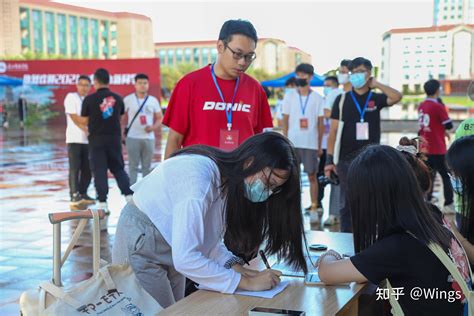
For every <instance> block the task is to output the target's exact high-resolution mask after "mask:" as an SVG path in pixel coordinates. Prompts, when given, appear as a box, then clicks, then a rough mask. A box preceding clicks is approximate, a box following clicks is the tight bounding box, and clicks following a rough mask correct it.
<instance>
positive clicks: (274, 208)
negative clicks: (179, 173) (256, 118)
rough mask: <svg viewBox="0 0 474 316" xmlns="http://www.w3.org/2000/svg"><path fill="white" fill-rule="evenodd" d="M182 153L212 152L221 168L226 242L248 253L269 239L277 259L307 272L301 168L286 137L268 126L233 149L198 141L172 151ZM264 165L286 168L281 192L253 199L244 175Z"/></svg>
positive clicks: (234, 249)
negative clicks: (214, 146) (266, 197)
mask: <svg viewBox="0 0 474 316" xmlns="http://www.w3.org/2000/svg"><path fill="white" fill-rule="evenodd" d="M183 154H197V155H202V156H206V157H209V158H210V159H212V160H213V161H214V162H215V163H216V164H217V166H218V168H219V171H220V174H221V178H222V186H221V192H222V194H223V196H224V197H225V199H226V209H225V212H224V213H223V216H224V218H225V223H226V231H225V243H226V246H227V248H229V250H231V251H232V252H233V253H234V254H236V255H241V256H243V257H247V258H248V257H249V256H251V254H255V253H256V251H257V250H258V248H259V247H260V245H261V244H262V243H263V242H266V245H265V252H267V253H269V254H276V255H277V257H278V259H285V260H286V261H287V262H288V263H289V264H290V265H293V266H294V267H297V268H300V269H302V270H303V271H305V272H307V266H306V261H305V258H304V254H303V249H306V248H305V246H306V239H305V237H304V227H303V217H302V212H301V189H300V169H299V165H298V163H297V159H296V154H295V151H294V149H293V146H292V145H291V143H290V142H289V141H288V139H287V138H285V137H284V136H282V135H280V134H278V133H275V132H266V133H262V134H258V135H255V136H252V137H250V138H248V139H247V140H246V141H245V142H244V143H242V144H241V145H240V146H239V147H238V148H236V149H235V150H233V151H230V152H225V151H222V150H220V149H217V148H213V147H209V146H203V145H195V146H190V147H187V148H184V149H182V150H180V151H178V152H176V153H175V154H173V155H172V157H173V156H177V155H183ZM265 168H269V169H270V170H273V169H283V170H286V171H287V172H288V178H287V180H286V181H285V183H284V184H283V185H282V186H281V187H280V188H278V189H279V190H281V191H280V192H279V193H276V194H272V195H271V196H270V197H269V198H268V200H266V201H265V202H261V203H252V202H250V201H249V200H248V199H247V198H246V197H245V195H244V180H245V178H247V177H249V176H252V175H254V174H256V173H258V172H260V171H262V170H264V169H265ZM275 175H276V174H275ZM270 176H271V174H270V175H269V177H270Z"/></svg>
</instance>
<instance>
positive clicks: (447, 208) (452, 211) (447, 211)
mask: <svg viewBox="0 0 474 316" xmlns="http://www.w3.org/2000/svg"><path fill="white" fill-rule="evenodd" d="M442 212H443V214H456V209H455V208H454V203H451V204H449V205H445V206H444V207H443V210H442Z"/></svg>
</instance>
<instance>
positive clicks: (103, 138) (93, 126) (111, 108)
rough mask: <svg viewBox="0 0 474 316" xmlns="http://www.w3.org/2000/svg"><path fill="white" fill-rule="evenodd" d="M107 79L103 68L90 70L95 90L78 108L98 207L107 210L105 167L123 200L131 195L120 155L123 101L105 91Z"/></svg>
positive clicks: (107, 83) (110, 92)
mask: <svg viewBox="0 0 474 316" xmlns="http://www.w3.org/2000/svg"><path fill="white" fill-rule="evenodd" d="M109 78H110V76H109V73H108V71H107V70H106V69H103V68H99V69H97V70H96V72H95V73H94V88H95V90H96V92H95V93H92V94H91V95H89V96H87V97H86V98H85V99H84V101H83V104H82V111H81V116H82V120H83V122H85V123H86V124H87V126H88V129H89V137H88V138H89V153H90V154H89V158H90V165H91V169H92V172H93V174H94V184H95V189H96V191H97V198H98V200H99V208H104V209H107V204H106V202H107V194H108V192H109V186H108V180H107V170H110V171H111V172H112V174H113V175H114V177H115V179H116V180H117V184H118V186H119V188H120V191H121V192H122V194H123V195H125V197H126V199H127V201H128V200H130V198H131V195H132V194H133V191H132V190H131V189H130V181H129V178H128V175H127V173H126V172H125V169H124V161H123V156H122V143H121V138H122V131H121V127H120V117H121V115H123V114H124V104H123V100H122V97H120V96H119V95H118V94H116V93H113V92H112V91H110V90H109Z"/></svg>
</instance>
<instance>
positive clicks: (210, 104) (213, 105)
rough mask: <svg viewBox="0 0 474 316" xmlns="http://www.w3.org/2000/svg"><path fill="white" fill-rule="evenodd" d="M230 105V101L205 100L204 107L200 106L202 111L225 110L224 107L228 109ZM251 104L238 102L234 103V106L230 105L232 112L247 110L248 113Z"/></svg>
mask: <svg viewBox="0 0 474 316" xmlns="http://www.w3.org/2000/svg"><path fill="white" fill-rule="evenodd" d="M231 106H232V103H224V102H214V101H206V102H204V107H203V108H202V110H203V111H212V110H216V111H225V110H226V108H227V109H230V107H231ZM251 107H252V106H251V105H250V104H243V103H242V102H240V103H234V106H233V107H232V112H247V113H250V108H251Z"/></svg>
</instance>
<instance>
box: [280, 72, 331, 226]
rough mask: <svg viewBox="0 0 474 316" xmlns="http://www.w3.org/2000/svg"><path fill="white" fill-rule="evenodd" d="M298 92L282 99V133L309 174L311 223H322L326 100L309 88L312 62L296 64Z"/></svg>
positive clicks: (293, 92)
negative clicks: (320, 198) (320, 183)
mask: <svg viewBox="0 0 474 316" xmlns="http://www.w3.org/2000/svg"><path fill="white" fill-rule="evenodd" d="M295 72H296V77H297V79H296V86H297V87H298V89H297V91H292V92H290V93H288V94H286V95H285V98H284V99H283V134H284V135H285V136H287V137H288V138H289V139H290V140H291V142H292V143H293V145H294V146H295V148H296V154H297V156H298V159H299V160H300V163H302V164H303V166H304V172H306V173H307V174H308V178H309V185H310V195H311V206H310V207H309V208H308V210H310V211H311V212H310V222H311V223H314V224H317V223H319V217H320V216H321V215H322V208H321V206H320V205H318V181H317V179H316V173H317V171H318V157H321V156H322V153H323V151H322V146H321V145H322V137H323V134H324V121H323V119H324V108H323V106H324V104H323V103H324V99H323V98H322V97H321V96H320V95H319V94H318V93H317V92H315V91H312V90H311V88H310V84H309V83H310V82H311V79H313V76H314V68H313V66H312V65H310V64H304V63H303V64H300V65H298V66H297V67H296V70H295Z"/></svg>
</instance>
